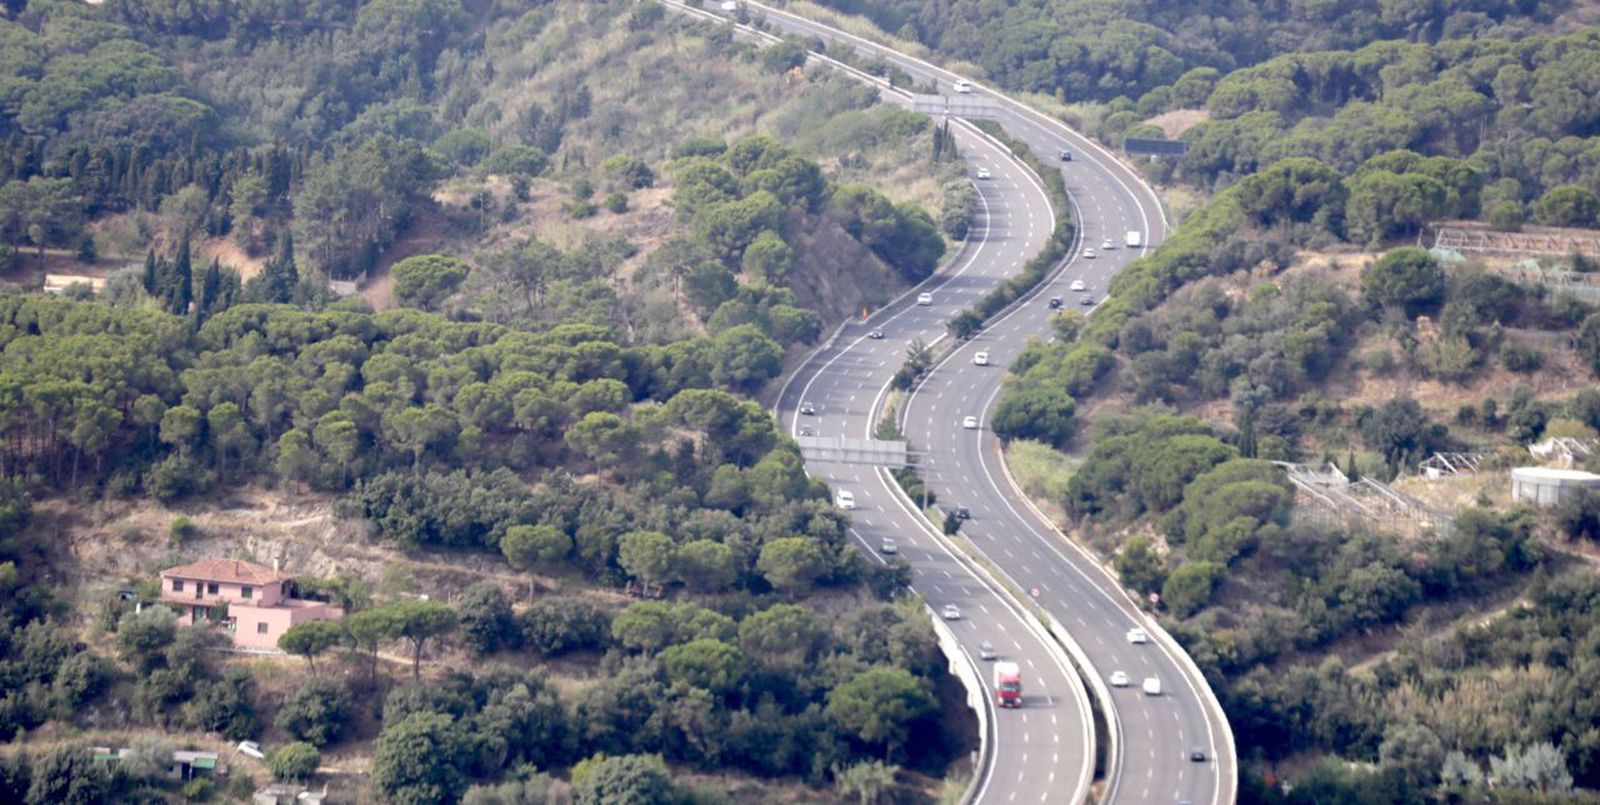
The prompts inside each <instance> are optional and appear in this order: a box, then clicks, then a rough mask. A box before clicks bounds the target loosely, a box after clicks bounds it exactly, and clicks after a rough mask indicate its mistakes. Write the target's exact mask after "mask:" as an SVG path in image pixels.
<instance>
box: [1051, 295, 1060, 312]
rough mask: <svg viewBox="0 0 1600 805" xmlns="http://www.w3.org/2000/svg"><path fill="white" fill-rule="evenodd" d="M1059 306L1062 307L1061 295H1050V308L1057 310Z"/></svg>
mask: <svg viewBox="0 0 1600 805" xmlns="http://www.w3.org/2000/svg"><path fill="white" fill-rule="evenodd" d="M1058 307H1061V297H1059V296H1052V297H1050V309H1051V310H1055V309H1056V308H1058Z"/></svg>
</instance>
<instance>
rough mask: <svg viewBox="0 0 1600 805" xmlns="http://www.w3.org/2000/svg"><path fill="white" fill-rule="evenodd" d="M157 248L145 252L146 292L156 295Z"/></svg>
mask: <svg viewBox="0 0 1600 805" xmlns="http://www.w3.org/2000/svg"><path fill="white" fill-rule="evenodd" d="M156 273H157V268H156V250H155V249H151V250H150V251H147V252H145V253H144V277H143V279H144V292H145V293H147V294H150V295H151V296H155V295H156Z"/></svg>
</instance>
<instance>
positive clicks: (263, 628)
mask: <svg viewBox="0 0 1600 805" xmlns="http://www.w3.org/2000/svg"><path fill="white" fill-rule="evenodd" d="M245 589H246V590H248V589H250V588H249V587H246V588H245ZM266 633H267V624H266V623H265V622H262V623H258V624H256V634H266Z"/></svg>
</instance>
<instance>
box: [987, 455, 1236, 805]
mask: <svg viewBox="0 0 1600 805" xmlns="http://www.w3.org/2000/svg"><path fill="white" fill-rule="evenodd" d="M992 446H993V448H994V450H993V452H992V454H991V453H989V451H985V453H986V457H988V458H990V459H991V460H998V459H999V454H998V442H997V441H996V442H994V443H993V445H992ZM976 458H977V457H976V456H972V455H970V454H968V455H966V456H965V460H967V461H972V460H975V459H976ZM982 483H992V481H990V480H989V477H988V475H987V474H986V476H985V478H984V481H982ZM1025 517H1026V515H1022V516H1020V517H1019V516H1018V515H1017V514H1015V513H1011V512H1009V511H1008V512H1006V513H1004V514H1002V516H1000V517H998V518H996V523H995V526H996V528H995V531H994V532H993V533H991V535H990V536H991V538H992V540H993V541H994V542H996V543H998V542H1003V541H1005V540H1023V539H1028V538H1030V537H1031V538H1032V539H1031V541H1032V542H1034V543H1039V542H1042V541H1043V540H1042V539H1041V538H1040V535H1038V534H1037V533H1032V524H1030V523H1029V522H1027V521H1026V520H1025V519H1024V518H1025ZM974 542H975V543H976V544H978V546H979V549H980V550H982V549H983V548H984V547H986V546H985V545H984V544H983V542H984V541H983V540H982V538H977V539H975V540H974ZM1044 545H1045V551H1044V555H1045V557H1046V561H1044V562H1040V563H1036V564H1035V563H1025V564H1023V565H1021V566H1020V569H1019V568H1018V567H1015V566H1014V565H1015V563H1010V565H1011V566H1008V567H1009V569H1010V570H1011V572H1012V573H1014V574H1015V576H1014V577H1015V579H1016V581H1017V583H1019V584H1023V585H1027V586H1029V587H1030V588H1037V589H1038V590H1039V593H1040V594H1039V601H1040V603H1041V604H1042V605H1043V606H1044V607H1045V608H1046V609H1047V610H1048V611H1050V612H1052V613H1056V614H1058V615H1060V614H1062V613H1066V612H1071V613H1072V614H1070V615H1066V616H1065V617H1064V619H1063V620H1064V622H1063V625H1064V626H1066V627H1067V628H1068V629H1069V631H1071V632H1072V634H1073V635H1074V636H1075V637H1078V638H1079V639H1078V642H1079V644H1080V645H1081V646H1083V648H1084V649H1085V652H1086V653H1087V654H1088V655H1089V658H1090V662H1091V663H1093V664H1094V666H1095V668H1096V669H1097V670H1098V671H1099V672H1100V673H1103V674H1109V673H1110V672H1111V671H1112V670H1125V671H1128V673H1129V675H1130V676H1133V677H1134V680H1133V683H1134V684H1136V685H1137V684H1139V683H1140V682H1142V680H1143V679H1144V678H1145V677H1148V676H1154V677H1156V678H1157V679H1159V680H1160V681H1161V685H1162V689H1163V691H1162V695H1160V696H1155V697H1145V698H1142V699H1141V698H1135V699H1134V701H1133V702H1130V703H1129V704H1131V705H1132V706H1131V707H1119V708H1118V710H1119V713H1120V715H1121V717H1122V719H1123V724H1124V734H1125V735H1134V736H1137V735H1138V734H1139V732H1140V731H1141V729H1142V730H1143V731H1144V733H1145V735H1146V738H1147V740H1148V741H1149V742H1148V743H1147V744H1145V750H1146V751H1145V753H1144V755H1145V757H1144V758H1142V759H1141V758H1140V757H1139V756H1138V753H1137V751H1136V750H1135V749H1134V748H1132V744H1127V746H1128V747H1129V748H1126V749H1125V750H1124V762H1123V770H1124V775H1125V780H1124V783H1125V784H1128V785H1131V786H1132V788H1131V789H1130V791H1129V793H1137V792H1138V791H1142V790H1144V789H1143V787H1142V784H1141V782H1140V780H1141V778H1143V780H1144V781H1146V782H1148V784H1149V785H1151V786H1152V789H1151V790H1153V791H1155V792H1157V793H1164V792H1173V791H1176V792H1177V793H1179V794H1180V795H1184V796H1186V797H1188V798H1193V797H1201V798H1204V797H1205V796H1206V795H1207V794H1209V793H1214V792H1215V791H1216V786H1217V785H1218V780H1217V779H1216V775H1215V767H1214V766H1212V765H1209V764H1197V763H1185V764H1180V765H1179V766H1177V767H1176V768H1172V767H1170V765H1169V762H1170V758H1173V757H1187V753H1188V751H1189V749H1190V748H1192V747H1196V746H1198V747H1203V748H1204V749H1205V750H1206V754H1207V756H1208V757H1215V756H1216V754H1217V746H1216V745H1215V736H1214V733H1213V732H1212V731H1209V730H1208V729H1207V727H1208V721H1207V718H1208V714H1207V710H1206V708H1205V707H1204V703H1203V702H1202V700H1201V699H1200V692H1199V691H1197V690H1195V689H1194V688H1193V686H1192V685H1191V684H1190V683H1189V680H1188V679H1187V678H1186V677H1184V676H1183V675H1182V673H1181V671H1180V670H1179V668H1178V666H1177V660H1176V658H1175V657H1172V656H1171V655H1169V654H1167V653H1166V651H1165V650H1164V649H1163V648H1162V647H1161V646H1160V645H1159V644H1156V643H1154V642H1151V643H1146V644H1143V645H1134V644H1131V643H1129V642H1127V639H1126V631H1127V629H1129V628H1132V627H1133V626H1136V625H1142V616H1140V615H1138V614H1137V613H1134V612H1132V611H1130V610H1129V609H1127V608H1126V605H1125V600H1124V599H1121V598H1120V592H1112V591H1108V590H1106V589H1104V588H1103V587H1101V584H1100V583H1101V582H1102V579H1103V578H1106V577H1105V576H1104V575H1103V574H1100V573H1088V572H1084V571H1082V570H1081V569H1079V568H1078V567H1077V566H1076V565H1073V566H1072V570H1074V571H1077V573H1071V572H1069V573H1061V572H1059V571H1060V569H1061V568H1060V565H1061V564H1062V563H1068V564H1070V560H1067V559H1065V554H1064V553H1063V552H1062V551H1061V550H1060V549H1059V548H1057V547H1056V546H1055V545H1054V544H1053V543H1049V542H1045V543H1044ZM1052 556H1053V557H1054V558H1055V559H1056V560H1057V561H1056V562H1051V561H1050V559H1051V557H1052ZM1052 564H1053V565H1055V567H1054V568H1052V567H1051V565H1052ZM1084 582H1087V584H1086V585H1085V584H1084ZM1102 594H1103V595H1102ZM1068 607H1071V609H1070V610H1069V609H1068ZM1080 635H1086V636H1087V638H1085V637H1079V636H1080ZM1117 666H1121V667H1120V668H1118V667H1117ZM1163 714H1165V715H1166V716H1170V718H1171V722H1172V723H1171V726H1170V728H1169V727H1168V726H1167V725H1166V724H1165V722H1166V718H1163V717H1162V715H1163ZM1141 718H1142V719H1143V721H1144V722H1145V723H1142V724H1141V723H1140V722H1141ZM1141 760H1143V761H1144V763H1151V764H1155V765H1156V766H1157V767H1158V768H1156V769H1155V770H1154V771H1153V772H1152V771H1150V770H1149V769H1141V768H1140V767H1141V766H1143V765H1144V763H1141V762H1140V761H1141ZM1193 801H1201V800H1199V799H1195V800H1193Z"/></svg>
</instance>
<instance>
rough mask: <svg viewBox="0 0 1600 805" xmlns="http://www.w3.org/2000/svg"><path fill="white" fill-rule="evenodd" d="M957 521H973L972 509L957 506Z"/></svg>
mask: <svg viewBox="0 0 1600 805" xmlns="http://www.w3.org/2000/svg"><path fill="white" fill-rule="evenodd" d="M956 519H957V520H971V519H972V511H971V510H970V509H968V508H967V507H966V506H957V507H956Z"/></svg>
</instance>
